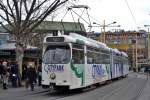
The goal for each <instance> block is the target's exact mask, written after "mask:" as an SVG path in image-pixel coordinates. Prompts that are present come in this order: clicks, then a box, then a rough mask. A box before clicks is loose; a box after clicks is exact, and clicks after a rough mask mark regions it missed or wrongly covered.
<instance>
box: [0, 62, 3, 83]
mask: <svg viewBox="0 0 150 100" xmlns="http://www.w3.org/2000/svg"><path fill="white" fill-rule="evenodd" d="M2 67H3V66H2V63H1V62H0V83H2V70H3V68H2Z"/></svg>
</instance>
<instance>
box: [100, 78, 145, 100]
mask: <svg viewBox="0 0 150 100" xmlns="http://www.w3.org/2000/svg"><path fill="white" fill-rule="evenodd" d="M138 82H139V80H138V79H137V78H135V79H134V80H132V82H131V83H130V84H128V85H125V86H124V87H123V86H122V87H121V88H118V89H116V90H114V91H112V92H111V93H109V94H107V95H105V96H103V97H101V98H99V99H98V100H115V99H121V100H138V97H139V96H140V95H141V93H142V91H143V89H144V86H145V84H146V81H145V82H140V83H138ZM135 83H138V85H135ZM129 90H130V91H134V92H135V94H134V95H135V96H134V95H131V94H130V91H129ZM128 91H129V92H128ZM136 91H137V92H136ZM131 93H132V92H131ZM123 97H127V98H126V99H124V98H123ZM110 98H111V99H110ZM128 98H129V99H128Z"/></svg>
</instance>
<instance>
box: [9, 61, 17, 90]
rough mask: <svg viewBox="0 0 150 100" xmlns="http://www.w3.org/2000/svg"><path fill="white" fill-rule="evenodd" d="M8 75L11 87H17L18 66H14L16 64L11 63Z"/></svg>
mask: <svg viewBox="0 0 150 100" xmlns="http://www.w3.org/2000/svg"><path fill="white" fill-rule="evenodd" d="M10 74H11V82H12V87H18V77H19V69H18V64H16V62H12V63H11V65H10Z"/></svg>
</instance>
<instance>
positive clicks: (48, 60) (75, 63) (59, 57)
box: [42, 33, 129, 89]
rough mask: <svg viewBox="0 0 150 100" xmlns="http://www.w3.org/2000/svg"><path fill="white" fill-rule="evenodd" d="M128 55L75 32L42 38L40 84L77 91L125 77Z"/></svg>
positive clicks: (127, 69) (127, 67)
mask: <svg viewBox="0 0 150 100" xmlns="http://www.w3.org/2000/svg"><path fill="white" fill-rule="evenodd" d="M128 72H129V64H128V56H127V54H126V53H124V52H120V51H118V50H117V49H112V48H109V47H108V46H107V45H106V44H104V43H101V42H98V41H95V40H92V39H90V38H87V37H84V36H81V35H79V34H76V33H70V34H69V35H59V36H46V37H45V38H44V42H43V58H42V85H43V86H51V87H53V88H61V87H67V88H68V89H78V88H83V87H87V86H90V85H93V84H96V83H101V82H105V81H108V80H112V79H115V78H119V77H124V76H126V75H128Z"/></svg>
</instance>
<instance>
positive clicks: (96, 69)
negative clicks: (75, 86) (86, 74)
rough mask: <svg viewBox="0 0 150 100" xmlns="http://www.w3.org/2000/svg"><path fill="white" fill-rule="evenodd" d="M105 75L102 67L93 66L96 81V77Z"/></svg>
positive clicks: (93, 75)
mask: <svg viewBox="0 0 150 100" xmlns="http://www.w3.org/2000/svg"><path fill="white" fill-rule="evenodd" d="M104 74H105V70H104V69H103V68H102V65H93V66H92V77H93V78H94V79H95V78H96V77H103V76H104Z"/></svg>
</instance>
